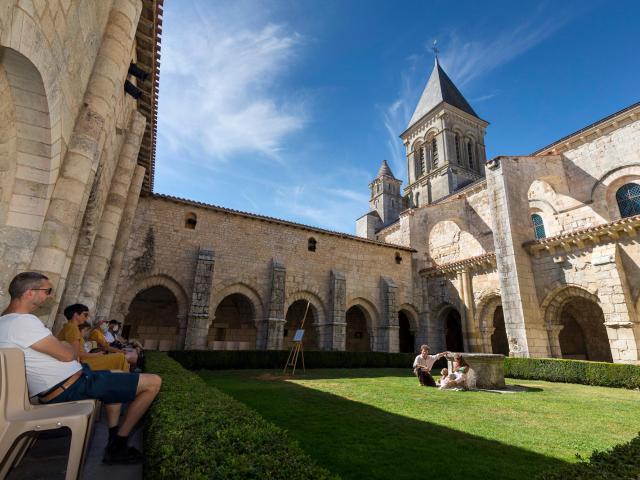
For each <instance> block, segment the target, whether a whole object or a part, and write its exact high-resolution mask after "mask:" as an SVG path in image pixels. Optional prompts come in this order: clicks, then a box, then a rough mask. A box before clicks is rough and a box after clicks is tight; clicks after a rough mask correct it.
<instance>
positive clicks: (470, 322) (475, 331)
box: [458, 270, 482, 352]
mask: <svg viewBox="0 0 640 480" xmlns="http://www.w3.org/2000/svg"><path fill="white" fill-rule="evenodd" d="M458 275H459V277H460V286H461V289H462V290H461V292H462V303H463V305H464V308H463V309H462V310H463V312H462V317H463V320H464V323H463V329H464V330H463V336H464V343H465V347H466V349H467V351H468V352H482V338H481V336H480V331H479V327H478V326H477V325H476V322H475V307H476V306H475V301H474V300H473V283H472V279H471V273H470V272H469V271H468V270H462V271H460V272H458Z"/></svg>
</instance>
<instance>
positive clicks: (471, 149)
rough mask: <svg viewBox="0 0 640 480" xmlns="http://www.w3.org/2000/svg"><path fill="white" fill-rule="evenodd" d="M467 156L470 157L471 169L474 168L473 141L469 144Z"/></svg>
mask: <svg viewBox="0 0 640 480" xmlns="http://www.w3.org/2000/svg"><path fill="white" fill-rule="evenodd" d="M467 156H468V157H469V168H473V144H472V143H471V140H469V143H467Z"/></svg>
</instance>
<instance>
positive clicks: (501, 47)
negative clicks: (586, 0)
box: [440, 12, 569, 87]
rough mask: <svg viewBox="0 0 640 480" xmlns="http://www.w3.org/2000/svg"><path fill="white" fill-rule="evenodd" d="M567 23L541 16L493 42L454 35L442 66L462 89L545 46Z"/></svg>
mask: <svg viewBox="0 0 640 480" xmlns="http://www.w3.org/2000/svg"><path fill="white" fill-rule="evenodd" d="M568 20H569V17H568V16H567V15H562V14H559V13H556V14H554V15H545V14H543V13H542V12H538V14H537V15H533V16H531V18H529V19H528V20H527V21H526V22H524V23H522V24H520V25H517V26H515V27H514V28H511V29H509V30H505V31H503V32H502V33H501V34H499V35H497V36H495V37H493V38H491V39H465V38H463V37H462V36H460V35H459V34H458V33H457V32H455V31H452V32H451V33H450V36H449V41H448V42H447V47H446V50H445V51H444V52H443V54H442V55H441V56H440V63H441V64H442V66H443V67H444V68H445V69H446V71H447V74H448V75H449V76H450V77H451V78H452V79H454V81H455V82H456V84H457V85H458V86H459V87H461V86H464V85H467V84H468V83H469V82H471V81H472V80H474V79H475V78H477V77H479V76H481V75H484V74H485V73H488V72H490V71H491V70H494V69H495V68H498V67H499V66H501V65H504V64H505V63H507V62H509V61H511V60H513V59H514V58H516V57H518V56H519V55H522V54H523V53H525V52H526V51H527V50H530V49H531V48H533V47H535V46H536V45H538V44H539V43H541V42H543V41H544V40H546V39H547V38H549V37H550V36H551V35H553V34H554V33H555V32H556V31H557V30H558V29H559V28H560V27H562V26H563V25H564V24H565V23H566V22H567V21H568Z"/></svg>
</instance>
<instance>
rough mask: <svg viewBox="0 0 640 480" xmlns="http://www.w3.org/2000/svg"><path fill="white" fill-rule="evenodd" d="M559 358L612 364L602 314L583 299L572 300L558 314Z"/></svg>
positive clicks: (598, 307) (592, 302)
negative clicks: (560, 327)
mask: <svg viewBox="0 0 640 480" xmlns="http://www.w3.org/2000/svg"><path fill="white" fill-rule="evenodd" d="M559 321H560V324H561V325H562V327H563V328H562V330H561V331H560V336H559V341H560V351H561V352H562V358H572V359H576V360H592V361H597V362H613V357H612V356H611V347H610V346H609V338H608V336H607V330H606V328H605V326H604V314H603V313H602V309H601V308H600V306H599V305H598V304H597V303H595V302H594V301H592V300H590V299H588V298H585V297H573V298H571V299H570V300H569V301H567V302H566V303H565V304H564V305H563V306H562V309H561V310H560V315H559Z"/></svg>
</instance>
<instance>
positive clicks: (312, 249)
mask: <svg viewBox="0 0 640 480" xmlns="http://www.w3.org/2000/svg"><path fill="white" fill-rule="evenodd" d="M317 245H318V242H317V241H316V239H315V238H313V237H309V241H308V242H307V250H309V251H310V252H315V251H316V246H317Z"/></svg>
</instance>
